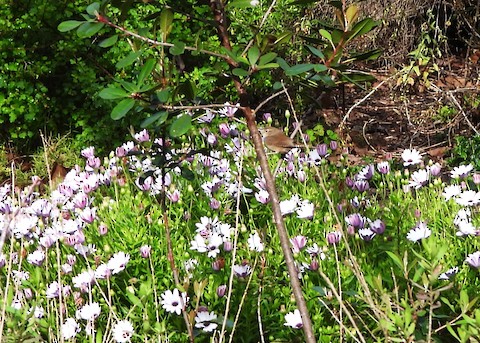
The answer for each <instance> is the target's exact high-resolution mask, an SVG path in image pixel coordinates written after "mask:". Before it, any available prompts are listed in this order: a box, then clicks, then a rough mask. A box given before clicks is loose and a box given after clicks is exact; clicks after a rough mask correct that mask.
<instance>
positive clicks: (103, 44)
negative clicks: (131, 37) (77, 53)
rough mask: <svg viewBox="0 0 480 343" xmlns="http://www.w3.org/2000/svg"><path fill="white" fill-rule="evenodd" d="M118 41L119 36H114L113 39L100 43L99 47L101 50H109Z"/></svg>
mask: <svg viewBox="0 0 480 343" xmlns="http://www.w3.org/2000/svg"><path fill="white" fill-rule="evenodd" d="M117 41H118V35H113V36H112V37H108V38H106V39H104V40H102V41H101V42H100V43H98V46H99V47H101V48H108V47H110V46H112V45H114V44H115V43H116V42H117Z"/></svg>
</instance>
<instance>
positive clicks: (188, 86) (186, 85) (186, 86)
mask: <svg viewBox="0 0 480 343" xmlns="http://www.w3.org/2000/svg"><path fill="white" fill-rule="evenodd" d="M177 92H178V93H179V94H181V95H183V96H184V97H185V99H187V100H193V99H195V97H196V96H197V89H196V88H195V84H194V83H193V82H190V81H189V80H186V81H184V82H182V83H181V84H180V85H178V87H177Z"/></svg>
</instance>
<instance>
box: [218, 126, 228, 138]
mask: <svg viewBox="0 0 480 343" xmlns="http://www.w3.org/2000/svg"><path fill="white" fill-rule="evenodd" d="M218 130H219V131H220V136H222V137H223V138H227V137H228V135H229V134H230V126H229V125H228V123H221V124H220V125H218Z"/></svg>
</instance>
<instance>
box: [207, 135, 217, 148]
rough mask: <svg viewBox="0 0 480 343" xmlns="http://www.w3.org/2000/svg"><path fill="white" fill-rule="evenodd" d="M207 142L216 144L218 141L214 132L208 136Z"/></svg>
mask: <svg viewBox="0 0 480 343" xmlns="http://www.w3.org/2000/svg"><path fill="white" fill-rule="evenodd" d="M207 142H208V144H210V145H216V144H217V143H218V139H217V136H215V135H214V134H213V133H209V134H208V136H207Z"/></svg>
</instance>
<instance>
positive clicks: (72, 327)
mask: <svg viewBox="0 0 480 343" xmlns="http://www.w3.org/2000/svg"><path fill="white" fill-rule="evenodd" d="M80 330H81V329H80V325H79V324H78V323H77V322H76V320H75V319H73V318H67V320H66V321H65V323H63V324H62V328H61V331H62V337H63V339H72V338H74V337H75V336H76V335H77V333H79V332H80Z"/></svg>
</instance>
